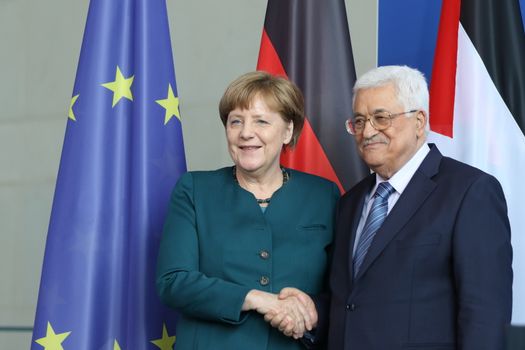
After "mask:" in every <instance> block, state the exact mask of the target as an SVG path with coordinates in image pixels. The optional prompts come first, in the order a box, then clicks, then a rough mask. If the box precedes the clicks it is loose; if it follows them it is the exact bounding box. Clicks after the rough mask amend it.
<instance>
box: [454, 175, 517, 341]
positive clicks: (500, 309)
mask: <svg viewBox="0 0 525 350" xmlns="http://www.w3.org/2000/svg"><path fill="white" fill-rule="evenodd" d="M453 237H454V240H453V243H452V244H453V247H452V248H453V269H454V278H455V281H456V286H457V303H458V316H457V317H458V318H457V325H458V328H457V330H458V333H457V334H458V344H459V347H458V348H460V349H463V350H466V349H469V350H480V349H503V348H504V345H503V344H504V325H506V324H509V323H510V319H511V312H512V311H511V310H512V267H511V266H512V248H511V244H510V225H509V221H508V218H507V207H506V203H505V198H504V195H503V191H502V189H501V186H500V185H499V183H498V181H497V180H496V179H495V178H494V177H492V176H489V175H486V174H483V175H482V176H480V177H479V178H478V179H477V180H476V181H474V182H473V184H472V185H471V187H470V189H469V190H468V191H467V192H466V195H465V197H464V199H463V203H462V205H461V208H460V210H459V212H458V216H457V219H456V225H455V232H454V235H453Z"/></svg>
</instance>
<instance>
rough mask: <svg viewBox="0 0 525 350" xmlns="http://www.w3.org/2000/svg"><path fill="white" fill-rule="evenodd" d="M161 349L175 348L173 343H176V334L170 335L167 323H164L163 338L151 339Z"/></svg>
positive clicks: (169, 349)
mask: <svg viewBox="0 0 525 350" xmlns="http://www.w3.org/2000/svg"><path fill="white" fill-rule="evenodd" d="M151 342H152V343H153V344H155V346H157V347H158V348H159V349H160V350H173V344H175V336H174V335H172V336H169V334H168V330H167V329H166V324H165V323H163V324H162V338H160V339H155V340H152V341H151Z"/></svg>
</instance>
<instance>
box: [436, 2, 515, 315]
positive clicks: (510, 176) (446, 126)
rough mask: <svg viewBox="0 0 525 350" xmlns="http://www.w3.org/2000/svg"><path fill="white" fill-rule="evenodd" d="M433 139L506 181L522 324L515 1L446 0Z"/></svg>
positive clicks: (444, 149) (447, 150)
mask: <svg viewBox="0 0 525 350" xmlns="http://www.w3.org/2000/svg"><path fill="white" fill-rule="evenodd" d="M430 126H431V130H432V132H431V133H430V134H429V139H430V142H435V143H436V144H437V145H438V147H439V148H440V150H441V151H442V152H443V153H444V154H446V155H448V156H451V157H453V158H456V159H458V160H461V161H463V162H465V163H468V164H471V165H473V166H476V167H478V168H480V169H482V170H484V171H486V172H488V173H490V174H492V175H494V176H495V177H496V178H497V179H498V180H499V181H500V183H501V185H502V186H503V190H504V192H505V197H506V199H507V205H508V209H509V219H510V223H511V229H512V245H513V248H514V262H513V268H514V290H513V293H514V309H513V322H517V323H525V303H524V302H523V300H522V298H520V297H523V296H524V295H525V215H524V214H525V210H524V208H525V207H524V205H523V199H525V181H524V180H523V176H524V174H525V135H524V133H525V34H524V30H523V23H522V19H521V13H520V7H519V3H518V0H443V7H442V12H441V20H440V26H439V32H438V40H437V46H436V52H435V60H434V67H433V72H432V82H431V88H430Z"/></svg>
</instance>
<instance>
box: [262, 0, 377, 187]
mask: <svg viewBox="0 0 525 350" xmlns="http://www.w3.org/2000/svg"><path fill="white" fill-rule="evenodd" d="M257 69H258V70H264V71H267V72H269V73H272V74H276V75H281V76H284V77H286V78H288V79H290V80H291V81H293V82H294V83H295V84H297V86H299V88H300V89H301V90H302V92H303V94H304V98H305V104H306V117H307V120H306V121H305V125H304V129H303V132H302V134H301V137H300V138H299V142H298V144H297V145H296V148H295V149H294V150H292V151H285V152H283V154H282V156H281V163H282V164H283V165H284V166H287V167H290V168H294V169H297V170H301V171H305V172H309V173H312V174H316V175H319V176H323V177H325V178H328V179H330V180H332V181H334V182H335V183H337V184H338V185H339V188H340V189H341V191H342V192H343V189H345V190H346V189H349V188H350V187H351V186H352V185H354V184H356V183H357V182H358V181H359V180H361V179H362V178H363V177H364V176H365V174H366V173H367V169H366V167H365V165H364V163H363V162H362V161H361V159H360V158H359V155H358V153H357V150H356V146H355V143H354V140H353V137H352V136H350V135H349V134H348V133H347V132H346V129H345V126H344V121H345V120H346V119H347V118H348V117H350V115H351V113H352V87H353V84H354V82H355V69H354V60H353V57H352V47H351V45H350V34H349V31H348V22H347V19H346V10H345V4H344V0H323V1H319V0H269V1H268V7H267V10H266V19H265V22H264V30H263V34H262V40H261V50H260V53H259V60H258V63H257Z"/></svg>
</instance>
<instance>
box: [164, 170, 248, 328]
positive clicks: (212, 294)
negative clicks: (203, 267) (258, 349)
mask: <svg viewBox="0 0 525 350" xmlns="http://www.w3.org/2000/svg"><path fill="white" fill-rule="evenodd" d="M193 192H194V191H193V178H192V174H191V173H186V174H185V175H183V176H182V177H181V179H180V180H179V182H178V183H177V185H176V186H175V189H174V190H173V192H172V195H171V201H170V205H169V212H168V216H167V219H166V222H165V224H164V230H163V233H162V239H161V243H160V249H159V255H158V261H157V291H158V293H159V296H160V298H161V299H162V301H163V302H165V303H166V304H168V305H170V306H171V307H174V308H176V309H178V310H180V311H181V312H182V313H184V314H187V315H189V316H191V317H196V318H201V319H207V320H215V321H223V322H227V323H232V324H235V323H241V322H243V321H244V319H245V317H246V313H242V312H241V308H242V305H243V303H244V299H245V297H246V294H247V293H248V292H249V288H248V287H245V286H242V285H238V284H235V283H231V282H228V281H225V280H222V279H220V278H214V277H209V276H206V275H205V274H204V273H202V272H200V271H199V237H198V236H199V234H198V228H197V218H196V214H195V200H194V197H193ZM243 316H244V317H243Z"/></svg>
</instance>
